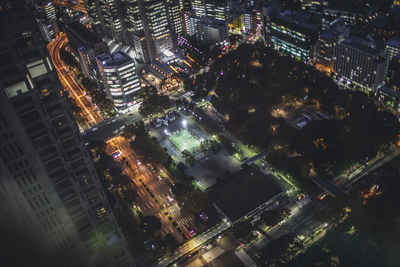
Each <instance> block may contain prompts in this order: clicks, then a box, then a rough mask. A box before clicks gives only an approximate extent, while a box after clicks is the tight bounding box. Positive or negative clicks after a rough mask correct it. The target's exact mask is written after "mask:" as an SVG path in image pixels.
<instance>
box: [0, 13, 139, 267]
mask: <svg viewBox="0 0 400 267" xmlns="http://www.w3.org/2000/svg"><path fill="white" fill-rule="evenodd" d="M0 25H1V27H0V38H1V39H2V47H1V48H0V57H1V58H2V59H3V60H2V61H1V62H0V75H1V77H2V78H1V79H0V191H1V192H0V199H1V201H0V210H1V214H2V218H3V220H2V221H4V220H5V221H6V222H7V223H6V225H7V227H9V228H13V230H11V231H15V232H17V233H24V242H26V243H28V244H33V243H35V244H38V245H40V251H43V252H46V251H54V250H57V251H58V252H60V254H62V255H64V256H63V257H62V258H60V259H59V260H60V261H61V260H62V261H63V262H58V263H57V262H54V263H53V264H54V265H53V266H59V265H63V266H65V265H66V266H104V267H106V266H120V267H123V266H124V267H125V266H134V262H133V259H132V255H131V253H130V250H129V248H128V245H127V242H126V240H125V238H124V236H123V234H122V232H121V230H120V228H119V227H118V225H117V223H116V219H115V217H114V215H113V211H112V209H111V207H110V205H109V203H108V200H107V198H106V196H105V192H104V189H103V186H102V184H101V183H100V180H99V177H98V176H97V173H96V170H95V169H94V166H93V163H92V161H91V158H90V156H89V154H88V153H87V151H86V148H85V146H84V144H83V141H82V138H81V136H80V133H79V130H78V127H77V124H76V122H75V119H74V118H73V115H72V112H71V107H70V105H69V102H68V101H67V99H66V97H65V96H63V95H62V94H64V92H62V88H61V85H60V82H59V81H58V76H57V73H56V70H55V69H54V66H53V65H52V63H51V60H50V57H49V54H48V52H47V49H46V46H45V44H44V40H43V39H42V37H41V34H40V32H39V30H38V28H37V27H36V24H35V21H34V18H33V17H32V12H31V10H26V9H24V8H23V7H18V9H16V10H15V9H13V8H12V9H10V10H5V11H4V10H3V12H2V16H1V18H0ZM61 93H62V94H61ZM24 256H25V255H24ZM54 260H58V259H57V258H56V259H54ZM32 264H33V265H34V263H32Z"/></svg>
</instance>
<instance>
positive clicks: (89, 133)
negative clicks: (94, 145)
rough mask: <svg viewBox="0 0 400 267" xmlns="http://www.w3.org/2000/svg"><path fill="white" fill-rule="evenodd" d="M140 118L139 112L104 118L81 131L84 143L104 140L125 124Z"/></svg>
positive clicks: (117, 131) (119, 130)
mask: <svg viewBox="0 0 400 267" xmlns="http://www.w3.org/2000/svg"><path fill="white" fill-rule="evenodd" d="M140 120H142V117H141V116H140V114H139V113H137V112H136V113H133V114H124V115H120V116H117V117H114V118H110V119H105V120H104V121H102V122H100V123H98V124H96V125H95V127H92V128H91V129H88V130H86V131H85V132H83V133H82V136H83V139H84V140H85V143H90V142H91V141H94V140H106V139H109V138H111V137H113V136H116V135H117V134H119V133H120V132H121V131H122V128H123V127H124V126H125V125H128V124H133V123H136V122H138V121H140Z"/></svg>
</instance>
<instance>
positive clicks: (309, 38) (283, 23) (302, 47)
mask: <svg viewBox="0 0 400 267" xmlns="http://www.w3.org/2000/svg"><path fill="white" fill-rule="evenodd" d="M266 31H267V32H266V34H267V40H268V41H269V45H270V46H271V47H272V48H274V49H276V50H279V51H281V52H283V53H287V54H289V55H291V56H293V57H296V58H298V59H301V60H303V61H306V62H313V61H314V59H315V57H316V49H315V46H316V44H317V40H318V33H319V27H318V26H316V25H314V24H311V23H308V22H305V21H304V20H303V18H301V16H297V14H296V13H295V12H286V13H281V14H280V15H278V16H276V17H273V18H272V19H271V21H270V22H269V24H268V26H267V29H266Z"/></svg>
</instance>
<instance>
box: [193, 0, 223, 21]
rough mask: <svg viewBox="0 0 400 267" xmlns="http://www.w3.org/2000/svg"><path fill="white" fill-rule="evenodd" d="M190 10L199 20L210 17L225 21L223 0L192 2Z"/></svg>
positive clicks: (195, 0)
mask: <svg viewBox="0 0 400 267" xmlns="http://www.w3.org/2000/svg"><path fill="white" fill-rule="evenodd" d="M192 9H193V11H194V13H195V16H197V17H200V18H203V17H210V18H213V19H218V20H222V21H225V20H226V13H227V3H226V1H225V0H192Z"/></svg>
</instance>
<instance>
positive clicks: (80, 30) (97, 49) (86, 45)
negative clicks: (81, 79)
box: [65, 21, 110, 78]
mask: <svg viewBox="0 0 400 267" xmlns="http://www.w3.org/2000/svg"><path fill="white" fill-rule="evenodd" d="M65 32H66V34H67V37H68V41H69V44H70V47H71V51H72V52H73V53H74V54H75V55H76V56H77V57H78V58H79V64H80V65H81V69H82V73H83V75H85V76H86V77H90V76H92V77H93V78H94V77H97V63H96V57H97V56H99V55H102V54H106V53H109V52H110V50H109V48H108V46H107V43H105V42H104V41H103V40H101V39H100V38H99V37H98V36H97V35H96V34H94V33H93V32H91V31H90V30H89V29H87V28H86V27H85V26H83V25H82V24H80V23H79V22H77V21H76V22H71V23H69V24H68V25H67V26H66V27H65Z"/></svg>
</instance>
